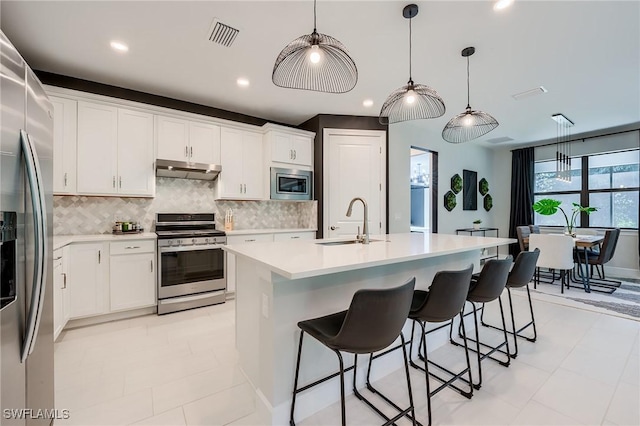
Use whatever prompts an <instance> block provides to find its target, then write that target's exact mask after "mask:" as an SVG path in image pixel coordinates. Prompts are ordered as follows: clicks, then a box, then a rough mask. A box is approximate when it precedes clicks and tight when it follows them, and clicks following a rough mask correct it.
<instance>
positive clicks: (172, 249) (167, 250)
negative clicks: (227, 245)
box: [159, 244, 224, 253]
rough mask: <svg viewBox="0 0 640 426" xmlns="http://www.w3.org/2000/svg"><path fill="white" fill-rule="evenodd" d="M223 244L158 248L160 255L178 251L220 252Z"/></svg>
mask: <svg viewBox="0 0 640 426" xmlns="http://www.w3.org/2000/svg"><path fill="white" fill-rule="evenodd" d="M223 246H224V244H203V245H196V246H177V247H159V251H160V253H173V252H179V251H196V250H222V247H223Z"/></svg>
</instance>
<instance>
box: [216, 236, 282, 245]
mask: <svg viewBox="0 0 640 426" xmlns="http://www.w3.org/2000/svg"><path fill="white" fill-rule="evenodd" d="M263 242H273V234H247V235H227V244H244V243H263Z"/></svg>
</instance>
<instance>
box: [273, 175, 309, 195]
mask: <svg viewBox="0 0 640 426" xmlns="http://www.w3.org/2000/svg"><path fill="white" fill-rule="evenodd" d="M312 198H313V172H311V171H309V170H294V169H282V168H279V167H272V168H271V199H272V200H296V201H298V200H311V199H312Z"/></svg>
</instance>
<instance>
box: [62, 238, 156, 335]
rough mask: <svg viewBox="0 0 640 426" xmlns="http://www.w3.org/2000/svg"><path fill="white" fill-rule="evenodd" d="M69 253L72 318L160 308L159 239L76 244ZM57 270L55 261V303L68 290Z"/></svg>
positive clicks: (67, 262)
mask: <svg viewBox="0 0 640 426" xmlns="http://www.w3.org/2000/svg"><path fill="white" fill-rule="evenodd" d="M65 250H68V253H69V254H68V256H65V259H66V267H67V269H68V272H67V280H66V287H67V290H68V293H69V306H70V319H78V318H88V317H92V316H98V315H104V314H110V313H114V312H121V311H126V310H132V309H139V308H146V307H150V306H155V305H156V273H157V272H156V242H155V240H132V239H127V240H126V241H118V242H111V243H109V242H92V243H72V244H70V245H69V246H68V247H65ZM65 253H66V252H65ZM54 259H55V257H54ZM56 267H57V263H55V260H54V303H57V301H56V294H57V292H58V291H59V290H58V289H59V288H64V287H65V284H64V281H62V279H63V278H59V277H58V269H56ZM56 280H58V281H59V282H56ZM58 298H59V297H58ZM63 300H64V299H63ZM55 309H56V312H58V310H59V309H60V308H58V307H57V306H56V308H55ZM54 319H55V315H54ZM65 323H66V321H65ZM58 327H59V323H56V330H57V328H58ZM62 327H64V324H62V325H61V328H60V329H62Z"/></svg>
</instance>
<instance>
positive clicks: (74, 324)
mask: <svg viewBox="0 0 640 426" xmlns="http://www.w3.org/2000/svg"><path fill="white" fill-rule="evenodd" d="M157 312H158V308H157V307H156V306H150V307H148V308H141V309H134V310H131V311H124V312H115V313H112V314H106V315H98V316H95V317H87V318H78V319H74V320H70V321H69V322H68V323H67V325H66V326H65V327H64V330H70V329H72V328H78V327H86V326H88V325H96V324H102V323H105V322H110V321H118V320H123V319H129V318H135V317H139V316H143V315H149V314H155V313H157Z"/></svg>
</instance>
